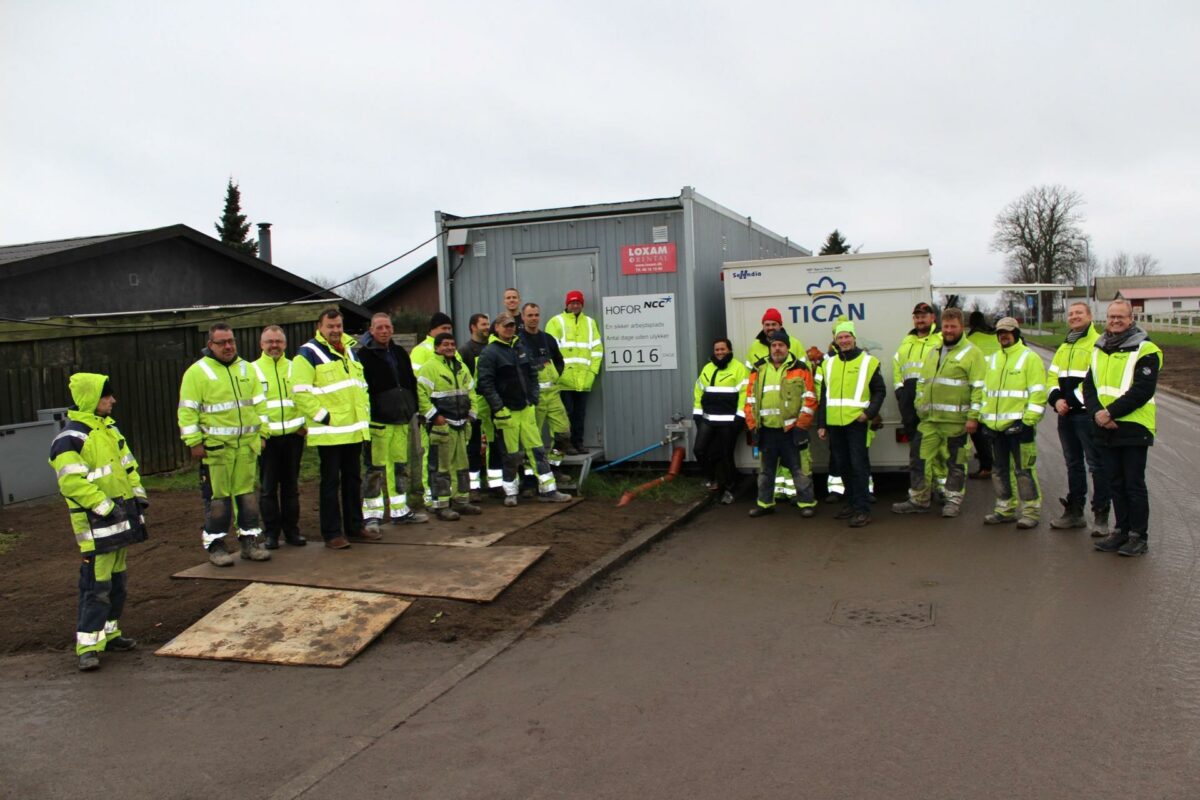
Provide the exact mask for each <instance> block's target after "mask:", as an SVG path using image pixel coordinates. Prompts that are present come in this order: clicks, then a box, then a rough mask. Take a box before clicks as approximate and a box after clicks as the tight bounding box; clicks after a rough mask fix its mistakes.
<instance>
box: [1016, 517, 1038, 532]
mask: <svg viewBox="0 0 1200 800" xmlns="http://www.w3.org/2000/svg"><path fill="white" fill-rule="evenodd" d="M1037 526H1038V521H1037V520H1036V519H1034V518H1033V517H1021V518H1020V519H1019V520H1017V527H1018V528H1020V529H1021V530H1023V531H1027V530H1029V529H1030V528H1036V527H1037Z"/></svg>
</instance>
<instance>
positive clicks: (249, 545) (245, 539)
mask: <svg viewBox="0 0 1200 800" xmlns="http://www.w3.org/2000/svg"><path fill="white" fill-rule="evenodd" d="M238 544H239V545H241V546H242V558H244V559H246V560H247V561H270V560H271V554H270V553H268V552H267V549H266V548H265V547H263V546H262V542H260V541H259V540H258V537H257V536H239V537H238Z"/></svg>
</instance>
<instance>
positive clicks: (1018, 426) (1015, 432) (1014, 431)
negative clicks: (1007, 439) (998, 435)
mask: <svg viewBox="0 0 1200 800" xmlns="http://www.w3.org/2000/svg"><path fill="white" fill-rule="evenodd" d="M1027 430H1028V428H1026V427H1025V423H1024V422H1014V423H1013V424H1012V425H1009V426H1008V427H1007V428H1005V429H1004V435H1005V436H1023V435H1024V434H1025V431H1027Z"/></svg>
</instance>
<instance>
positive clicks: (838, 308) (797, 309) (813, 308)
mask: <svg viewBox="0 0 1200 800" xmlns="http://www.w3.org/2000/svg"><path fill="white" fill-rule="evenodd" d="M805 288H806V289H807V291H808V297H809V301H808V305H804V306H788V310H789V311H791V312H792V322H796V323H799V322H833V321H834V320H836V319H837V318H838V317H841V316H843V315H844V316H845V317H846V319H848V320H850V321H854V320H859V319H866V316H867V309H866V303H848V302H846V298H845V294H846V284H845V282H844V281H839V280H835V279H833V278H831V277H830V276H828V275H822V276H821V277H820V278H819V279H818V280H815V281H813V282H812V283H810V284H808V286H807V287H805Z"/></svg>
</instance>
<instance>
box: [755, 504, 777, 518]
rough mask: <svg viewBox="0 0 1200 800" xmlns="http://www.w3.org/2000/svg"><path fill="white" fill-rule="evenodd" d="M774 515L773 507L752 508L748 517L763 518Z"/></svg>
mask: <svg viewBox="0 0 1200 800" xmlns="http://www.w3.org/2000/svg"><path fill="white" fill-rule="evenodd" d="M774 513H775V506H755V507H754V508H752V509H750V516H752V517H765V516H766V515H767V514H774Z"/></svg>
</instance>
